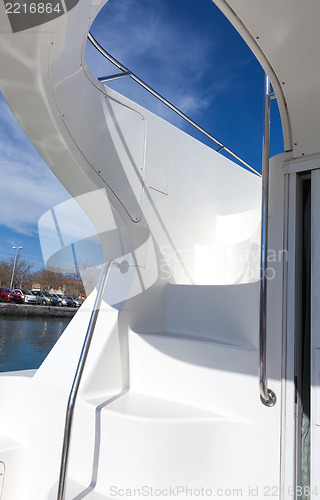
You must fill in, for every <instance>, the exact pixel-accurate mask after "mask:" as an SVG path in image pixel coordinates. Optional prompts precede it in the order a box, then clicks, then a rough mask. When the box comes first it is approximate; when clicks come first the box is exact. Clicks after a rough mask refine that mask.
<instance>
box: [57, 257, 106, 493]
mask: <svg viewBox="0 0 320 500" xmlns="http://www.w3.org/2000/svg"><path fill="white" fill-rule="evenodd" d="M112 265H113V261H111V262H108V263H107V264H106V265H105V267H104V268H103V270H102V273H101V277H100V281H99V283H98V285H97V296H96V299H95V303H94V306H93V309H92V312H91V317H90V321H89V325H88V329H87V333H86V336H85V339H84V342H83V347H82V351H81V354H80V358H79V362H78V366H77V370H76V373H75V376H74V380H73V384H72V388H71V391H70V395H69V400H68V406H67V411H66V419H65V428H64V437H63V448H62V456H61V466H60V477H59V485H58V496H57V500H64V498H65V487H66V476H67V467H68V457H69V448H70V438H71V428H72V419H73V412H74V406H75V402H76V398H77V394H78V390H79V386H80V382H81V377H82V373H83V370H84V367H85V363H86V359H87V356H88V352H89V348H90V344H91V340H92V336H93V332H94V328H95V325H96V322H97V318H98V314H99V309H100V305H101V301H102V297H103V293H104V289H105V286H106V282H107V279H108V276H109V271H110V269H111V266H112Z"/></svg>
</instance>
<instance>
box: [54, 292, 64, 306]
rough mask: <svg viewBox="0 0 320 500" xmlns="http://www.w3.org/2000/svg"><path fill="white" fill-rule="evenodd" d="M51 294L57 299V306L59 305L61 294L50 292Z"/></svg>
mask: <svg viewBox="0 0 320 500" xmlns="http://www.w3.org/2000/svg"><path fill="white" fill-rule="evenodd" d="M51 295H53V296H54V297H56V298H57V300H58V303H57V306H61V302H62V297H63V295H59V294H58V293H52V294H51Z"/></svg>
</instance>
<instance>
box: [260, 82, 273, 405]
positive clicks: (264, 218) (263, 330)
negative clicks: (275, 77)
mask: <svg viewBox="0 0 320 500" xmlns="http://www.w3.org/2000/svg"><path fill="white" fill-rule="evenodd" d="M273 97H274V94H273V93H271V92H270V80H269V78H268V76H267V75H265V96H264V133H263V156H262V208H261V268H260V325H259V341H260V353H259V354H260V360H259V387H260V399H261V401H262V403H263V404H264V405H265V406H269V407H271V406H274V405H275V404H276V401H277V398H276V395H275V393H274V392H273V391H272V390H271V389H268V387H267V373H266V349H267V345H266V340H267V252H268V202H269V156H270V103H271V99H273Z"/></svg>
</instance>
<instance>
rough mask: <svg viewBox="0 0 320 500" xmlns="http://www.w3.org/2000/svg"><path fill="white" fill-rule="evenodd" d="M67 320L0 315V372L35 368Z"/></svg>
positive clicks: (66, 323)
mask: <svg viewBox="0 0 320 500" xmlns="http://www.w3.org/2000/svg"><path fill="white" fill-rule="evenodd" d="M70 320H71V318H65V317H63V318H54V317H49V318H48V317H32V318H30V317H29V318H28V317H21V316H5V317H4V316H2V317H1V316H0V372H6V371H13V370H29V369H31V368H39V366H40V365H41V363H42V361H43V360H44V359H45V357H46V356H47V354H48V353H49V351H50V350H51V348H52V347H53V346H54V344H55V343H56V341H57V340H58V338H59V337H60V335H61V334H62V332H63V331H64V329H65V328H66V326H67V325H68V323H69V322H70Z"/></svg>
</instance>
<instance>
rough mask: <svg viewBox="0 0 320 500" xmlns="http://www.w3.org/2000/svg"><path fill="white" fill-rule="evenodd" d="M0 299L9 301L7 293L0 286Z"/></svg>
mask: <svg viewBox="0 0 320 500" xmlns="http://www.w3.org/2000/svg"><path fill="white" fill-rule="evenodd" d="M0 300H1V302H9V294H8V293H7V292H5V291H4V289H3V288H1V287H0Z"/></svg>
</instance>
